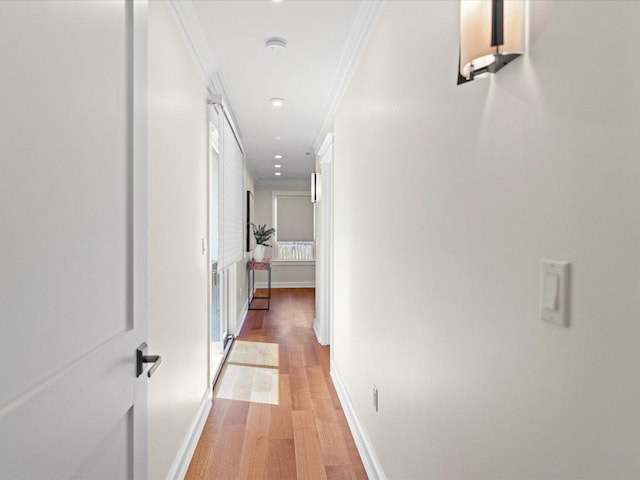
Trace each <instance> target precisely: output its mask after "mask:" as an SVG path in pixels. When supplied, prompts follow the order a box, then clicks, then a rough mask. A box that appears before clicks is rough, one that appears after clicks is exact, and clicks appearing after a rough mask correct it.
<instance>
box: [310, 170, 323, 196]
mask: <svg viewBox="0 0 640 480" xmlns="http://www.w3.org/2000/svg"><path fill="white" fill-rule="evenodd" d="M321 198H322V187H321V186H320V174H319V173H317V172H313V173H312V174H311V203H318V202H319V201H320V199H321Z"/></svg>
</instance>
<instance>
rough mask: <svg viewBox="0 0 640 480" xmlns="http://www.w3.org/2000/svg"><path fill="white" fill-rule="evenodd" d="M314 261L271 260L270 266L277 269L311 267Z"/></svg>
mask: <svg viewBox="0 0 640 480" xmlns="http://www.w3.org/2000/svg"><path fill="white" fill-rule="evenodd" d="M315 264H316V261H315V260H271V265H272V266H279V267H313V266H314V265H315Z"/></svg>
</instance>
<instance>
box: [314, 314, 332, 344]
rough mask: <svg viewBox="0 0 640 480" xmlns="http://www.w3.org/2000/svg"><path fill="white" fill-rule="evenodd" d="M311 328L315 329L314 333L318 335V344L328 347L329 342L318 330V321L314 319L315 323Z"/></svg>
mask: <svg viewBox="0 0 640 480" xmlns="http://www.w3.org/2000/svg"><path fill="white" fill-rule="evenodd" d="M311 328H313V333H315V334H316V339H317V340H318V343H319V344H320V345H328V342H327V341H326V340H325V339H324V338H322V335H320V331H319V330H318V319H317V318H314V319H313V323H312V324H311Z"/></svg>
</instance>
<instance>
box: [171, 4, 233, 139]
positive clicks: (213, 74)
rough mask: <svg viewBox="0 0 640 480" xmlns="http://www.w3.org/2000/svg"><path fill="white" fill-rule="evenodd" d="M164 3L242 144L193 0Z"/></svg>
mask: <svg viewBox="0 0 640 480" xmlns="http://www.w3.org/2000/svg"><path fill="white" fill-rule="evenodd" d="M165 3H166V5H168V7H169V11H170V12H171V14H172V15H173V17H174V19H175V21H176V23H177V24H178V27H179V30H180V33H181V34H182V37H183V39H184V43H185V45H186V46H187V50H189V53H190V54H191V58H192V59H193V63H194V64H195V66H196V69H197V70H198V72H200V75H202V78H203V79H204V81H205V83H206V84H207V86H208V88H209V93H210V94H211V95H220V96H221V97H222V101H223V104H224V108H225V110H226V111H227V116H228V117H229V123H231V127H232V128H233V129H234V130H235V132H236V135H237V138H238V142H239V143H240V144H241V145H242V134H241V131H240V129H239V128H238V122H237V121H236V116H235V114H234V112H233V107H232V106H231V103H230V102H229V95H227V89H226V87H225V83H224V79H223V77H222V74H221V72H220V68H219V65H218V64H217V63H216V61H215V57H214V56H213V54H212V53H211V49H210V48H209V43H208V42H207V37H206V36H205V34H204V30H203V29H202V24H201V23H200V18H198V14H197V13H196V10H195V8H193V1H192V0H165ZM241 148H242V150H243V151H244V145H242V146H241Z"/></svg>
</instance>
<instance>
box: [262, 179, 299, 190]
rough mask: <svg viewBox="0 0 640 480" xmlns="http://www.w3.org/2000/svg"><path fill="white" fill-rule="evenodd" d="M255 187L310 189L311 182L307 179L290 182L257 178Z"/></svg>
mask: <svg viewBox="0 0 640 480" xmlns="http://www.w3.org/2000/svg"><path fill="white" fill-rule="evenodd" d="M255 186H256V188H257V187H277V188H308V189H310V188H311V180H310V179H309V178H307V179H304V180H302V179H298V180H295V179H292V180H274V179H264V178H258V179H257V180H256V181H255Z"/></svg>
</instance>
